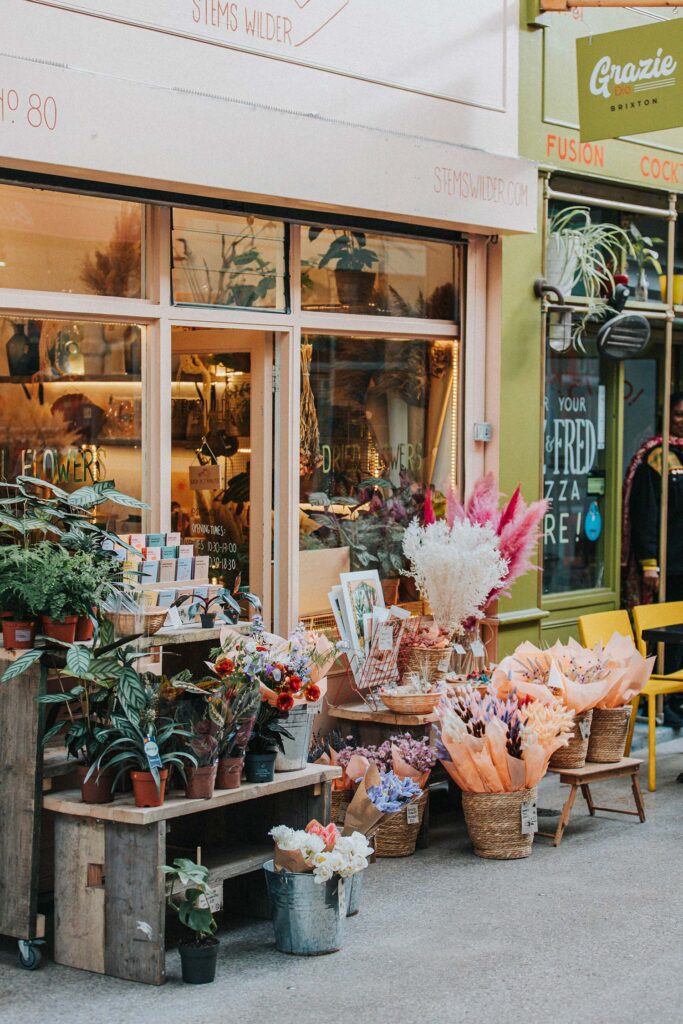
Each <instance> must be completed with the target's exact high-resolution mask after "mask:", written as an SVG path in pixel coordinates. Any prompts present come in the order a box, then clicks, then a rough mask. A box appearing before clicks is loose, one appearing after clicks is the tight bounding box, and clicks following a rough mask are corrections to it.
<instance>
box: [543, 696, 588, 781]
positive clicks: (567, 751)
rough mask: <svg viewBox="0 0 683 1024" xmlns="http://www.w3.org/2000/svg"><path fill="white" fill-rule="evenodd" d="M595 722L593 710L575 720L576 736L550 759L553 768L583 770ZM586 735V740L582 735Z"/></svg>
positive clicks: (583, 713)
mask: <svg viewBox="0 0 683 1024" xmlns="http://www.w3.org/2000/svg"><path fill="white" fill-rule="evenodd" d="M592 720H593V709H592V708H591V709H590V711H582V712H581V714H580V715H577V716H576V717H575V719H574V735H573V736H572V738H571V739H570V741H569V743H568V744H567V746H566V747H560V748H559V750H556V751H555V753H554V754H553V756H552V757H551V758H550V767H551V768H583V766H584V765H585V763H586V755H587V754H588V739H589V736H590V729H591V722H592ZM582 729H583V733H585V738H584V736H583V735H582Z"/></svg>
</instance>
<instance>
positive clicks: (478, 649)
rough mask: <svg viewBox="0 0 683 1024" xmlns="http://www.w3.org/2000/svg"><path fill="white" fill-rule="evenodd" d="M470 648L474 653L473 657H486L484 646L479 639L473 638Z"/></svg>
mask: <svg viewBox="0 0 683 1024" xmlns="http://www.w3.org/2000/svg"><path fill="white" fill-rule="evenodd" d="M470 650H471V651H472V654H473V655H474V657H475V658H485V657H486V648H485V647H484V645H483V643H482V642H481V640H473V641H472V643H471V644H470Z"/></svg>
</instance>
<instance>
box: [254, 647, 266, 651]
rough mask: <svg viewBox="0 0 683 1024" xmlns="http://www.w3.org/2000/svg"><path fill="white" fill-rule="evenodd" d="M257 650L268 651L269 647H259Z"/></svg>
mask: <svg viewBox="0 0 683 1024" xmlns="http://www.w3.org/2000/svg"><path fill="white" fill-rule="evenodd" d="M256 650H257V651H267V650H268V648H267V647H257V648H256Z"/></svg>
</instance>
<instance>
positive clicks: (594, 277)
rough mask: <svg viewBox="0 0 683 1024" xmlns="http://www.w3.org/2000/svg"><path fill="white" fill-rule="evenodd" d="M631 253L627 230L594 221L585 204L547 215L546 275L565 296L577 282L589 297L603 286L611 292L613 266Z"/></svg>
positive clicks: (617, 268) (595, 294)
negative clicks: (548, 216)
mask: <svg viewBox="0 0 683 1024" xmlns="http://www.w3.org/2000/svg"><path fill="white" fill-rule="evenodd" d="M632 254H633V246H632V244H631V238H630V237H629V235H628V234H627V232H626V231H625V230H624V229H623V228H620V227H619V226H618V225H617V224H609V223H602V224H595V223H594V222H593V219H592V215H591V211H590V209H589V208H588V207H587V206H568V207H565V208H564V209H561V210H558V211H557V212H556V213H554V214H553V215H552V216H551V217H550V220H549V222H548V242H547V250H546V259H547V273H546V277H547V279H548V281H549V283H550V284H552V285H555V286H556V287H557V288H559V289H560V291H561V292H562V294H563V295H565V296H569V295H571V293H572V290H573V288H574V286H575V285H577V284H581V285H582V286H583V290H584V292H585V294H586V295H587V296H588V297H589V298H591V297H593V298H597V297H598V296H599V295H600V294H601V293H602V292H603V290H604V289H605V286H607V288H608V290H609V292H610V294H611V292H612V290H613V289H614V272H615V271H614V270H613V268H616V272H619V270H620V269H621V267H623V266H624V264H625V262H626V258H627V257H628V256H630V255H632Z"/></svg>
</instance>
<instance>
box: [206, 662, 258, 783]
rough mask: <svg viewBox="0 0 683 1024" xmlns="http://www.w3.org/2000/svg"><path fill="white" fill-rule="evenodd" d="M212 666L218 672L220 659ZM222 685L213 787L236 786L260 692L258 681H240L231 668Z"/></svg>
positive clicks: (239, 779)
mask: <svg viewBox="0 0 683 1024" xmlns="http://www.w3.org/2000/svg"><path fill="white" fill-rule="evenodd" d="M226 660H228V659H223V666H224V667H227V666H225V661H226ZM215 667H216V671H218V672H219V673H220V672H221V671H222V669H221V661H219V662H218V663H217V664H216V666H215ZM223 685H224V691H223V692H224V700H225V724H224V727H223V732H222V734H221V737H220V740H219V743H218V774H217V776H216V788H217V789H238V788H239V785H240V782H241V779H242V768H243V766H244V756H245V752H246V749H247V744H248V743H249V739H250V737H251V733H252V730H253V728H254V723H255V721H256V714H257V712H258V709H259V707H260V705H261V693H260V688H259V685H258V683H255V682H254V681H253V680H250V679H247V678H246V677H243V678H242V679H241V680H240V679H239V678H236V676H235V673H234V672H233V671H228V672H227V674H226V675H225V676H224V679H223Z"/></svg>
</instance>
